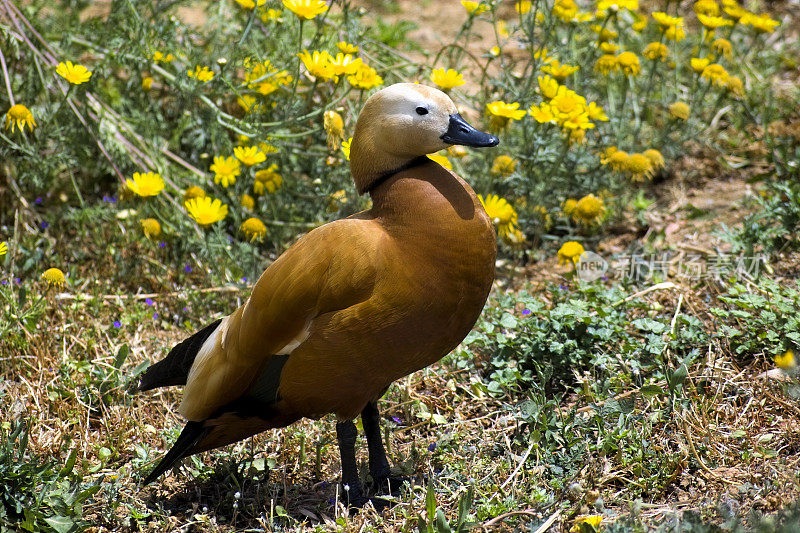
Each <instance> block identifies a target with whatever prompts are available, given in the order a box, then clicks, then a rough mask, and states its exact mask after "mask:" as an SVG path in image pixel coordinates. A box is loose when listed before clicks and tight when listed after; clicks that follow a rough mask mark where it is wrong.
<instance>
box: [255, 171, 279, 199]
mask: <svg viewBox="0 0 800 533" xmlns="http://www.w3.org/2000/svg"><path fill="white" fill-rule="evenodd" d="M255 178H256V179H255V181H254V182H253V192H254V193H255V194H257V195H261V194H264V193H265V192H268V193H269V194H273V193H274V192H275V191H277V190H278V189H280V188H281V185H283V177H281V175H280V174H278V165H276V164H272V165H270V166H269V167H268V168H265V169H262V170H259V171H258V172H256V175H255Z"/></svg>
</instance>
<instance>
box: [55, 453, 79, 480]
mask: <svg viewBox="0 0 800 533" xmlns="http://www.w3.org/2000/svg"><path fill="white" fill-rule="evenodd" d="M77 459H78V449H77V448H73V449H72V451H71V452H69V456H68V457H67V462H66V463H65V464H64V468H62V469H61V472H59V475H60V476H66V475H67V474H69V473H70V472H72V469H73V468H75V461H76V460H77Z"/></svg>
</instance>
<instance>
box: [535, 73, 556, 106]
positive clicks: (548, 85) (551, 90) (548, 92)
mask: <svg viewBox="0 0 800 533" xmlns="http://www.w3.org/2000/svg"><path fill="white" fill-rule="evenodd" d="M537 80H538V81H539V92H540V93H542V96H544V97H545V98H547V99H548V100H549V99H551V98H553V97H555V95H556V94H557V93H558V87H559V85H558V82H557V81H556V80H554V79H553V78H551V77H550V76H539V77H538V78H537Z"/></svg>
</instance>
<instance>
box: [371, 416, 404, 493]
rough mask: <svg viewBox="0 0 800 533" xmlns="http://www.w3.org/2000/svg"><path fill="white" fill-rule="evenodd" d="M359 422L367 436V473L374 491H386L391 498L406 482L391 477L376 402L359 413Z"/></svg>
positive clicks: (401, 478) (400, 478) (402, 479)
mask: <svg viewBox="0 0 800 533" xmlns="http://www.w3.org/2000/svg"><path fill="white" fill-rule="evenodd" d="M361 422H362V423H363V424H364V433H365V434H366V436H367V446H368V448H369V473H370V476H372V483H373V487H374V490H375V491H378V492H379V491H384V490H386V491H388V493H389V494H392V495H393V496H398V495H399V494H400V486H401V485H402V484H403V483H405V482H406V481H410V478H407V477H395V476H392V475H391V469H390V467H389V460H388V459H387V458H386V450H385V449H384V447H383V439H382V438H381V421H380V415H379V413H378V402H369V403H368V404H367V405H366V407H364V410H363V411H361Z"/></svg>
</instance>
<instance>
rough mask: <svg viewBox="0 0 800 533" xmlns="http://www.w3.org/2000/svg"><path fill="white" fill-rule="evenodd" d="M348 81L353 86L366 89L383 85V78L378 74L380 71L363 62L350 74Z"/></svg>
mask: <svg viewBox="0 0 800 533" xmlns="http://www.w3.org/2000/svg"><path fill="white" fill-rule="evenodd" d="M347 81H349V82H350V85H352V86H353V87H355V88H357V89H364V90H367V89H372V88H373V87H378V86H379V85H383V78H381V77H380V76H379V75H378V71H377V70H375V69H374V68H372V67H370V66H368V65H365V64H362V65H361V66H360V68H359V69H358V71H356V73H355V74H353V75H352V76H348V77H347Z"/></svg>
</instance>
